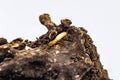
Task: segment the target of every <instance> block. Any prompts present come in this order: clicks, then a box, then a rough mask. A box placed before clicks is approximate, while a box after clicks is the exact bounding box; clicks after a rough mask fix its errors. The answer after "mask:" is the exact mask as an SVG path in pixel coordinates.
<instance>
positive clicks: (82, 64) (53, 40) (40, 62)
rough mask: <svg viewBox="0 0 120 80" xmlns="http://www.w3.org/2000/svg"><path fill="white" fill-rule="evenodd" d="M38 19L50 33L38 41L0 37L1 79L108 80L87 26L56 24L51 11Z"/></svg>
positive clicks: (69, 23) (65, 21)
mask: <svg viewBox="0 0 120 80" xmlns="http://www.w3.org/2000/svg"><path fill="white" fill-rule="evenodd" d="M39 19H40V21H41V23H42V24H43V25H45V26H46V27H47V29H48V32H47V33H46V34H44V35H42V36H40V37H39V38H37V40H36V41H34V42H31V41H28V40H25V41H24V40H23V39H21V38H17V39H15V40H13V41H12V42H10V43H7V41H5V42H4V41H3V40H0V41H2V42H0V43H1V45H0V80H109V77H108V73H107V70H105V69H103V66H102V64H101V62H100V59H99V55H98V53H97V50H96V47H95V45H94V44H93V41H92V39H91V38H90V36H89V35H88V34H87V31H86V30H85V29H84V28H82V27H80V28H79V27H75V26H71V24H72V22H71V21H70V20H69V19H63V20H61V24H60V25H56V24H55V23H53V22H52V21H51V19H50V16H49V15H48V14H43V15H41V16H40V17H39ZM4 40H5V39H4Z"/></svg>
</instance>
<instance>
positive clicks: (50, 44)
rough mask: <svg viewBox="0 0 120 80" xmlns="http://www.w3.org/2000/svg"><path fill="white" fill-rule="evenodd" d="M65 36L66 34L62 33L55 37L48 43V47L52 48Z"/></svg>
mask: <svg viewBox="0 0 120 80" xmlns="http://www.w3.org/2000/svg"><path fill="white" fill-rule="evenodd" d="M66 35H67V32H62V33H60V34H58V35H57V36H56V38H55V39H54V40H52V41H50V42H49V43H48V46H53V45H54V44H56V43H57V42H58V41H60V40H61V39H62V38H64V37H65V36H66Z"/></svg>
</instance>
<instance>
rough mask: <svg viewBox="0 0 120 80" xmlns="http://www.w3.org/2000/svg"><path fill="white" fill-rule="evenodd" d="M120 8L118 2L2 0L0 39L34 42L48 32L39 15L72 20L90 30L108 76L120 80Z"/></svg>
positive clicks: (93, 0)
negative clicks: (19, 39)
mask: <svg viewBox="0 0 120 80" xmlns="http://www.w3.org/2000/svg"><path fill="white" fill-rule="evenodd" d="M119 7H120V1H119V0H59V1H58V0H0V37H5V38H7V39H8V41H11V40H13V39H15V38H17V37H22V38H24V39H29V40H35V38H36V37H39V36H40V35H42V34H44V33H45V32H46V31H47V29H46V28H45V27H44V26H43V25H41V24H40V22H39V19H38V17H39V15H40V14H43V13H49V14H50V15H51V17H52V20H53V21H54V22H56V23H57V24H59V23H60V19H63V18H69V19H71V20H72V22H73V25H75V26H77V27H81V26H82V27H84V28H85V29H87V30H88V34H90V36H91V37H92V39H93V40H94V44H95V45H96V46H97V50H98V53H99V54H100V59H101V61H102V64H103V66H104V68H105V69H107V70H108V73H109V77H110V78H111V79H113V80H120V68H119V67H120V61H119V60H120V36H119V34H120V29H119V28H120V8H119Z"/></svg>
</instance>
